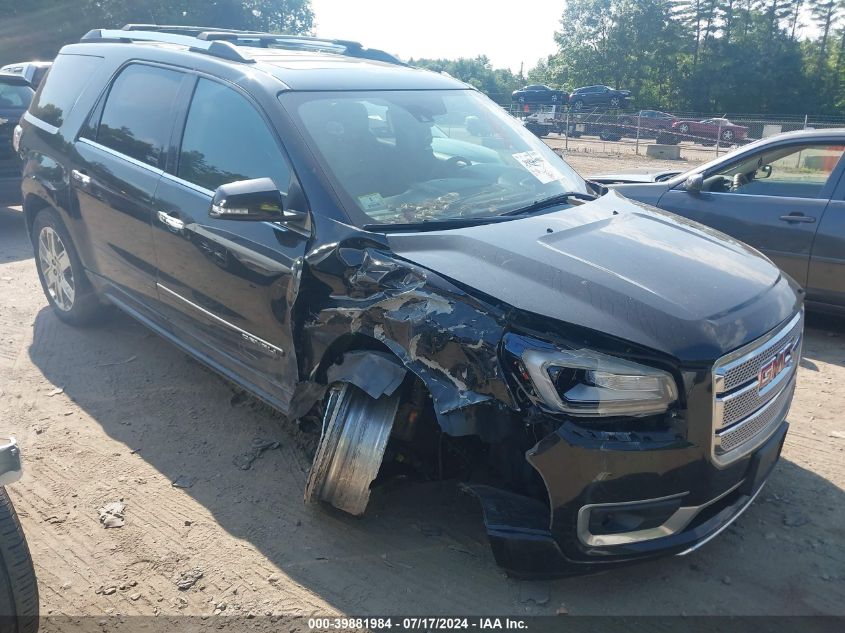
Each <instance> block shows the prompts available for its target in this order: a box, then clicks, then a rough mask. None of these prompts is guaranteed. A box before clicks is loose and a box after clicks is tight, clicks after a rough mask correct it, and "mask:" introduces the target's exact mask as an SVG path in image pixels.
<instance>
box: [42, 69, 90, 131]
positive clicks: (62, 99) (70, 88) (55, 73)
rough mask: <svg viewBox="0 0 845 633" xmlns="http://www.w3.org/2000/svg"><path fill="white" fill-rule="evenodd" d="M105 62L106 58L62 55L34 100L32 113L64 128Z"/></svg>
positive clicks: (46, 121)
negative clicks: (77, 102) (85, 90)
mask: <svg viewBox="0 0 845 633" xmlns="http://www.w3.org/2000/svg"><path fill="white" fill-rule="evenodd" d="M102 63H103V58H102V57H92V56H89V55H59V56H58V57H56V61H54V62H53V65H52V66H51V67H50V71H49V73H48V74H47V78H46V79H45V80H44V83H42V84H41V86H40V88H39V90H38V92H37V93H36V95H35V98H34V99H33V100H32V107H31V108H30V112H31V113H32V114H33V116H35V117H37V118H38V119H40V120H42V121H44V122H45V123H48V124H50V125H53V126H55V127H61V125H62V123H64V121H65V120H66V119H67V115H68V114H69V113H70V111H71V109H72V108H73V106H74V105H75V104H76V101H77V99H79V95H81V94H82V91H83V89H84V88H85V86H87V85H88V82H89V81H90V80H91V78H92V77H93V76H94V74H95V71H96V70H97V69H98V68H99V67H100V64H102Z"/></svg>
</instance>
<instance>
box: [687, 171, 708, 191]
mask: <svg viewBox="0 0 845 633" xmlns="http://www.w3.org/2000/svg"><path fill="white" fill-rule="evenodd" d="M703 188H704V176H702V175H701V174H692V175H691V176H689V177H688V178H687V179H686V180H685V181H684V191H689V192H690V193H699V192H700V191H701V190H702V189H703Z"/></svg>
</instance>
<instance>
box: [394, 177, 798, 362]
mask: <svg viewBox="0 0 845 633" xmlns="http://www.w3.org/2000/svg"><path fill="white" fill-rule="evenodd" d="M388 240H389V242H390V245H391V248H392V249H393V251H394V252H395V253H396V254H397V255H399V256H401V257H404V258H406V259H408V260H410V261H413V262H414V263H416V264H419V265H421V266H424V267H426V268H429V269H431V270H433V271H435V272H437V273H439V274H441V275H444V276H446V277H448V278H450V279H452V280H454V281H456V282H458V283H459V284H461V285H463V286H464V287H466V288H467V289H468V290H469V291H470V292H472V289H477V290H478V291H480V292H482V293H484V294H486V295H488V296H492V297H495V298H496V299H498V300H500V301H502V302H505V303H507V304H509V305H511V306H513V307H515V308H519V309H521V310H526V311H529V312H533V313H536V314H539V315H543V316H546V317H550V318H553V319H557V320H559V321H562V322H565V323H572V324H575V325H579V326H583V327H587V328H591V329H593V330H596V331H599V332H602V333H604V334H609V335H612V336H615V337H619V338H622V339H625V340H627V341H630V342H633V343H636V344H639V345H643V346H646V347H649V348H651V349H654V350H658V351H660V352H663V353H667V354H670V355H672V356H674V357H676V358H678V359H680V360H687V361H708V360H713V359H715V358H717V357H719V356H721V355H723V354H724V353H726V352H728V351H730V350H733V349H735V348H737V347H739V346H741V345H742V344H744V343H746V342H748V341H750V340H752V339H754V338H756V337H758V336H760V335H762V334H763V333H765V332H767V331H768V330H770V329H772V328H773V327H775V326H776V325H778V324H779V323H780V322H781V321H783V320H784V319H786V318H788V317H789V316H790V315H791V314H793V313H794V312H795V311H796V310H797V309H798V307H799V305H800V297H799V295H798V294H797V293H796V290H795V286H794V283H793V282H791V281H790V280H789V279H788V278H787V277H785V276H784V275H782V274H781V273H780V271H779V270H778V268H777V267H775V266H774V265H773V264H772V263H771V262H770V261H769V260H768V259H766V258H765V257H764V256H763V255H761V254H760V253H759V252H757V251H756V250H754V249H752V248H750V247H749V246H746V245H745V244H742V243H741V242H738V241H736V240H733V239H731V238H730V237H728V236H726V235H724V234H722V233H719V232H718V231H714V230H712V229H709V228H707V227H704V226H702V225H700V224H697V223H695V222H692V221H690V220H687V219H685V218H681V217H679V216H676V215H673V214H671V213H667V212H665V211H661V210H659V209H655V208H653V207H650V206H647V205H643V204H641V203H637V202H634V201H631V200H628V199H627V198H624V197H622V196H621V195H619V194H617V193H615V192H610V193H608V194H607V195H605V196H603V197H602V198H600V199H598V200H596V201H594V202H590V203H587V204H584V205H580V206H572V207H566V208H564V209H562V210H560V211H556V212H553V213H549V214H544V215H536V216H532V217H526V218H520V219H515V220H513V221H509V222H501V223H494V224H488V225H482V226H475V227H470V228H462V229H454V230H449V231H437V232H420V233H410V234H409V233H406V234H395V235H389V236H388ZM561 334H565V331H563V330H562V332H561Z"/></svg>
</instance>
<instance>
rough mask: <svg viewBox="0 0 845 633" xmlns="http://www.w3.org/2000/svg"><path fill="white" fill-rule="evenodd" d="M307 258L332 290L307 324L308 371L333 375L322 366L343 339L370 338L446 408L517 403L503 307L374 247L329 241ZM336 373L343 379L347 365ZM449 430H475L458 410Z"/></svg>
mask: <svg viewBox="0 0 845 633" xmlns="http://www.w3.org/2000/svg"><path fill="white" fill-rule="evenodd" d="M306 264H307V267H308V274H311V275H313V276H314V277H315V280H314V281H315V282H316V283H313V284H311V287H312V288H320V287H323V288H324V289H325V294H322V293H321V294H318V295H316V296H315V295H314V294H313V293H312V294H311V295H310V296H309V297H308V298H307V301H308V305H309V312H310V314H309V315H308V318H307V319H305V320H304V322H303V325H302V332H301V334H302V339H303V340H304V342H305V345H304V347H305V349H306V350H307V353H306V354H305V361H304V362H305V363H306V364H305V368H307V369H306V371H305V372H304V373H305V374H306V375H309V376H311V379H312V380H315V381H316V382H323V383H325V382H327V381H330V380H331V379H330V378H329V377H327V376H323V377H318V376H315V374H318V373H319V371H320V368H321V367H322V368H323V369H324V371H326V373H328V371H329V368H330V365H326V364H325V363H326V357H327V356H331V353H330V351H331V346H332V345H333V344H334V343H335V342H336V341H338V340H340V339H342V338H343V337H349V336H352V337H359V338H360V337H363V338H365V339H373V340H376V341H378V342H380V343H381V344H382V345H384V346H385V347H386V348H387V349H389V350H390V351H391V352H392V353H393V354H394V355H395V356H396V357H397V358H398V359H399V360H400V361H401V363H402V364H403V365H404V367H406V368H407V369H409V370H410V371H412V372H413V373H414V374H416V375H417V376H418V377H419V378H420V379H421V380H422V381H423V382H424V383H425V385H426V387H427V388H428V390H429V392H430V393H431V396H432V400H433V403H434V408H435V411H436V413H438V414H445V413H448V412H452V411H458V410H460V409H463V408H466V407H470V406H473V405H477V404H480V403H482V402H488V401H498V403H500V404H502V405H503V406H505V407H511V408H516V405H515V403H514V401H513V398H512V395H511V393H510V390H509V389H508V386H507V383H506V380H505V377H504V372H503V371H502V368H501V367H500V364H499V359H498V354H497V350H498V345H499V343H500V341H501V339H502V335H503V330H504V323H505V319H504V314H503V313H502V311H501V310H499V309H498V308H496V307H495V306H492V305H489V304H486V303H483V302H482V301H480V300H478V299H476V298H474V297H472V296H470V295H468V294H466V293H465V292H463V291H462V290H461V289H460V288H457V287H456V286H454V285H453V284H451V283H450V282H448V281H447V280H445V279H443V278H441V277H439V276H438V275H436V274H435V273H432V272H430V271H428V270H426V269H424V268H421V267H419V266H416V265H414V264H410V263H408V262H405V261H403V260H400V259H398V258H395V257H393V256H391V255H390V254H389V253H386V252H383V251H380V250H377V249H375V248H372V247H365V248H353V247H352V246H351V245H349V244H343V243H340V244H337V245H334V248H331V249H327V248H325V247H323V248H321V249H319V253H317V252H312V253H311V254H310V255H309V256H308V257H306ZM315 306H321V308H320V309H319V310H315ZM335 360H336V358H332V359H331V361H330V362H334V361H335ZM331 371H332V372H333V373H332V375H333V376H334V377H335V378H336V377H337V376H338V375H339V374H338V373H337V372H338V371H340V370H337V369H331ZM356 384H357V383H356ZM359 386H361V385H359ZM374 388H375V389H376V390H378V387H377V386H376V387H374ZM444 430H446V431H447V432H449V433H450V434H456V435H464V434H467V433H468V432H472V431H469V430H468V429H464V428H462V426H461V424H460V418H459V417H454V416H453V417H451V418H450V423H449V425H448V429H446V428H444Z"/></svg>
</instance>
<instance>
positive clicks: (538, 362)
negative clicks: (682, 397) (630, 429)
mask: <svg viewBox="0 0 845 633" xmlns="http://www.w3.org/2000/svg"><path fill="white" fill-rule="evenodd" d="M519 358H520V361H521V364H522V367H523V368H524V370H525V373H527V375H528V376H527V377H528V378H529V379H530V381H531V384H532V385H533V387H534V390H535V391H536V393H537V395H538V396H539V397H540V398H541V399H542V400H543V402H544V403H545V404H546V406H548V407H549V408H551V409H556V410H558V411H562V412H564V413H571V414H573V415H579V416H593V417H606V416H647V415H656V414H660V413H665V412H666V411H667V410H668V408H669V407H670V406H671V405H672V404H673V403H675V402H676V401H677V399H678V391H677V388H676V386H675V380H674V378H672V376H671V375H670V374H668V373H667V372H665V371H661V370H659V369H654V368H652V367H646V366H645V365H640V364H638V363H634V362H631V361H627V360H622V359H620V358H614V357H612V356H607V355H605V354H602V353H600V352H594V351H592V350H587V349H577V350H575V349H572V350H565V349H558V348H553V347H543V348H538V349H533V348H523V349H522V350H521V354H520V355H519Z"/></svg>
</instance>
